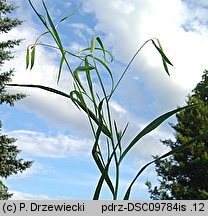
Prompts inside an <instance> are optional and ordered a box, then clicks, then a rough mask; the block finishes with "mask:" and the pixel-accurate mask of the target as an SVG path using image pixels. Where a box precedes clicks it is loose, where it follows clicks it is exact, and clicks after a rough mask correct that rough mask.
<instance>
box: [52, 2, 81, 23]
mask: <svg viewBox="0 0 208 216" xmlns="http://www.w3.org/2000/svg"><path fill="white" fill-rule="evenodd" d="M81 7H82V4H80V6H79V7H78V8H77V9H76V10H74V11H73V12H72V13H70V14H68V15H67V16H65V17H64V18H62V19H61V20H60V21H59V23H58V24H57V25H56V27H57V26H58V25H59V24H60V23H61V22H63V21H64V20H66V19H68V18H69V17H71V16H73V15H74V14H75V13H76V12H77V11H78V10H79V9H80V8H81Z"/></svg>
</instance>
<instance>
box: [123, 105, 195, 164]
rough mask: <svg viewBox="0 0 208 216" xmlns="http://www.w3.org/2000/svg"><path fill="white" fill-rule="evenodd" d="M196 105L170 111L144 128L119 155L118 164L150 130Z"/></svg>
mask: <svg viewBox="0 0 208 216" xmlns="http://www.w3.org/2000/svg"><path fill="white" fill-rule="evenodd" d="M194 106H196V105H190V106H184V107H180V108H177V109H175V110H172V111H170V112H167V113H165V114H163V115H161V116H160V117H158V118H156V119H155V120H154V121H152V122H151V123H150V124H149V125H148V126H147V127H145V128H144V129H143V130H142V131H141V132H140V133H139V134H138V135H137V136H136V137H135V138H134V139H133V140H132V141H131V142H130V144H129V145H128V146H127V148H126V149H125V150H124V152H123V154H122V155H121V158H120V162H121V161H122V159H123V158H124V157H125V155H126V154H127V153H128V152H129V150H130V149H131V148H132V147H133V146H134V145H135V144H136V143H137V142H138V141H139V140H140V139H141V138H142V137H143V136H145V135H146V134H148V133H150V132H151V131H152V130H154V129H155V128H157V127H158V126H159V125H160V124H161V123H162V122H164V121H165V120H166V119H168V118H169V117H170V116H172V115H174V114H176V113H177V112H180V111H181V110H183V109H187V108H192V107H194Z"/></svg>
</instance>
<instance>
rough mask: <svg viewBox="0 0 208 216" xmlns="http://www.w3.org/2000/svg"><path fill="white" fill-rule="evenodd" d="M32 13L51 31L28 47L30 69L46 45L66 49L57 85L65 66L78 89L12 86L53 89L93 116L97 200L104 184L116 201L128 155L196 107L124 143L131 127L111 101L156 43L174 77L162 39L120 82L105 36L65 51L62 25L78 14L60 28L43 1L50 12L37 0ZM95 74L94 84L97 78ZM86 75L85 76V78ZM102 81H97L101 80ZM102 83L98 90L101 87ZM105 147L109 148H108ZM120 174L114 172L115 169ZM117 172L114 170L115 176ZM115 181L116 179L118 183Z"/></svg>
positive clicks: (154, 41)
mask: <svg viewBox="0 0 208 216" xmlns="http://www.w3.org/2000/svg"><path fill="white" fill-rule="evenodd" d="M28 1H29V3H30V5H31V7H32V9H33V10H34V12H35V13H36V15H37V16H38V18H39V19H40V21H41V22H42V24H43V25H44V26H45V28H46V31H45V32H43V33H42V34H41V35H40V36H39V37H38V38H37V40H36V41H35V43H34V44H31V45H29V46H28V48H27V52H26V67H27V68H30V69H32V68H33V66H34V62H35V51H36V47H38V46H45V47H47V48H52V49H56V50H58V51H60V56H61V57H60V65H59V70H58V75H57V84H58V83H59V81H60V77H61V73H62V68H63V66H64V65H65V66H66V67H67V69H68V71H69V74H70V76H71V77H72V83H71V86H72V87H73V90H72V91H71V92H70V93H69V94H67V93H65V92H62V91H59V90H57V89H54V88H50V87H47V86H42V85H31V84H26V85H19V84H10V85H11V86H22V87H33V88H40V89H43V90H46V91H49V92H51V93H54V94H58V95H60V96H62V97H66V98H68V99H70V100H71V101H72V102H73V103H74V104H75V105H76V107H77V108H78V109H80V110H82V111H84V113H85V114H86V115H87V117H88V120H89V124H90V126H91V129H92V136H93V138H94V145H93V146H92V156H93V159H94V161H95V163H96V165H97V167H98V169H99V171H100V178H99V180H98V182H97V185H96V188H95V192H94V196H93V199H95V200H97V199H99V198H100V194H101V191H102V188H103V185H104V183H106V184H107V187H108V189H109V191H110V192H111V194H112V199H114V200H116V199H118V197H120V195H119V181H120V167H121V164H122V162H123V160H124V158H125V157H126V155H127V154H128V153H129V152H130V150H132V148H133V147H134V146H135V145H136V144H137V143H138V141H140V139H141V138H142V137H144V136H145V135H147V134H148V133H150V132H151V131H152V130H154V129H155V128H157V127H158V126H159V125H160V124H161V123H162V122H164V121H165V120H166V119H168V118H169V117H170V116H172V115H174V114H175V113H177V112H179V111H181V110H183V109H187V108H191V106H185V107H180V108H176V109H174V110H172V111H169V112H167V113H165V114H163V115H161V116H159V117H158V118H156V119H155V120H153V121H152V122H151V123H150V124H148V125H147V126H146V127H145V128H144V129H143V130H142V131H140V132H139V133H138V134H137V135H136V136H135V137H133V138H132V140H129V143H128V144H127V145H124V143H123V138H124V136H125V134H126V133H127V128H128V124H127V125H126V127H125V128H124V129H120V128H119V125H118V124H117V121H116V119H113V117H112V113H111V106H110V100H111V98H112V96H113V94H114V92H115V91H116V89H117V87H118V86H119V84H120V82H121V81H122V79H123V77H124V75H125V74H126V73H127V71H128V69H129V67H130V65H131V64H132V62H133V61H134V59H135V57H136V56H137V55H138V53H139V52H140V50H141V49H142V48H143V47H144V46H145V45H146V44H147V43H152V44H153V47H154V48H156V50H157V51H158V53H159V55H160V56H161V57H162V63H163V66H164V70H165V72H166V73H167V75H169V70H168V66H169V65H170V66H172V63H171V62H170V60H169V59H168V58H167V56H166V55H165V53H164V51H163V48H162V45H161V43H160V41H159V40H158V39H155V38H154V39H149V40H147V41H146V42H144V43H143V44H142V46H141V47H140V48H139V49H138V51H137V52H136V53H135V55H134V56H133V57H132V59H131V61H130V62H129V64H128V65H127V66H126V68H125V69H124V70H123V73H122V74H121V76H120V78H119V79H117V81H115V76H114V73H113V72H112V71H111V69H110V67H109V65H110V63H111V62H113V55H112V54H111V53H110V52H109V51H108V50H106V49H105V47H104V44H103V42H102V40H101V38H100V37H97V36H95V37H93V38H92V40H91V44H90V45H89V47H87V48H85V49H83V50H81V51H80V52H79V53H77V54H76V53H72V52H70V51H68V50H66V49H65V47H64V46H63V43H62V40H61V38H60V36H59V33H58V30H57V27H58V25H60V24H61V23H62V22H63V21H65V20H66V19H67V18H69V17H71V16H72V15H73V14H74V13H76V11H77V10H76V11H74V12H72V13H71V14H69V15H67V16H65V17H64V18H63V19H61V20H60V21H59V22H58V24H56V25H55V24H54V22H53V20H52V18H51V16H50V13H49V11H48V9H47V6H46V4H45V3H44V1H43V2H42V3H43V8H44V11H45V16H43V15H42V14H40V13H39V12H38V11H37V10H36V8H35V7H34V5H33V4H32V2H31V0H28ZM45 35H48V36H50V37H52V39H53V40H54V42H55V45H51V44H48V43H40V42H39V39H40V38H42V36H45ZM69 57H72V58H75V59H76V60H78V61H79V64H78V66H77V67H76V68H75V69H72V66H71V65H70V63H69V61H68V59H69ZM92 74H93V80H92ZM103 74H105V77H106V75H107V76H108V78H109V83H110V88H109V86H108V87H106V86H105V85H104V80H103ZM83 77H84V78H83ZM95 77H96V78H95ZM95 84H96V88H95ZM207 135H208V133H206V134H203V135H200V136H198V137H196V138H194V139H193V140H190V141H189V142H187V143H184V144H183V145H182V146H179V147H177V148H175V149H174V150H171V151H169V152H167V153H166V154H164V155H162V156H160V157H159V158H157V160H161V159H163V158H165V157H168V156H170V155H172V154H174V153H176V152H179V151H182V150H183V149H184V148H186V147H187V146H188V145H190V144H192V143H193V142H194V141H195V140H197V139H200V138H202V137H204V136H207ZM101 140H102V142H103V140H104V141H105V145H101ZM104 148H105V149H104ZM154 162H155V160H152V161H150V162H149V163H147V164H146V165H145V166H144V167H142V168H141V169H140V170H138V173H137V174H136V176H135V177H134V178H133V179H132V182H130V184H129V186H128V188H127V191H126V192H125V194H123V199H124V200H127V199H129V198H130V194H131V190H132V187H133V185H134V183H135V182H136V180H137V179H138V177H139V176H140V174H141V173H142V172H143V171H144V170H145V168H147V167H148V166H149V165H150V164H152V163H154ZM112 167H113V170H114V171H115V172H113V173H112V169H111V168H112ZM110 170H111V172H110ZM112 179H114V180H112Z"/></svg>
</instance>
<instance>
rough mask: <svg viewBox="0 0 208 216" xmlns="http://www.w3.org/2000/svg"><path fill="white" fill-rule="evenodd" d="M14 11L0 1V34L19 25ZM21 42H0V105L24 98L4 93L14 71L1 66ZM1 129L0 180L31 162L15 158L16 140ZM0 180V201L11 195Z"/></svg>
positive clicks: (22, 95) (17, 152)
mask: <svg viewBox="0 0 208 216" xmlns="http://www.w3.org/2000/svg"><path fill="white" fill-rule="evenodd" d="M15 9H16V7H15V6H14V5H11V4H9V3H8V2H7V1H6V0H0V34H6V33H8V32H9V31H10V30H12V29H13V28H15V27H17V26H19V25H21V23H22V21H21V20H19V19H13V18H10V17H8V15H9V14H10V13H11V12H12V11H14V10H15ZM21 41H22V39H17V40H13V39H11V40H10V39H8V40H7V41H0V105H1V104H5V103H6V104H9V105H10V106H14V102H15V101H17V100H20V99H22V98H24V97H25V95H24V94H10V93H8V92H7V91H6V88H5V85H6V84H7V83H8V82H10V81H11V78H12V76H13V73H14V69H10V70H9V71H4V72H2V65H3V64H4V62H5V61H9V60H11V59H13V58H14V55H13V53H12V49H13V48H14V47H15V46H17V45H19V44H20V43H21ZM1 127H2V125H1V122H0V178H2V179H6V178H8V177H9V176H11V175H13V174H17V173H19V172H23V171H24V170H26V169H27V168H29V167H30V166H31V164H32V162H31V161H23V159H19V158H18V157H17V156H18V154H19V153H20V150H18V148H17V146H15V145H14V142H15V141H16V140H15V139H14V138H9V137H8V136H6V135H3V134H1ZM2 179H0V200H6V199H9V198H10V197H11V196H12V194H11V193H9V192H8V188H7V187H6V186H5V185H4V183H3V182H2Z"/></svg>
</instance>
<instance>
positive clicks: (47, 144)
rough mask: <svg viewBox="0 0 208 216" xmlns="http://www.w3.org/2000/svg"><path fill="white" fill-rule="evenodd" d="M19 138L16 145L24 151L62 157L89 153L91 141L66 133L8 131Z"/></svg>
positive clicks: (41, 155) (36, 154)
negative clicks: (54, 134)
mask: <svg viewBox="0 0 208 216" xmlns="http://www.w3.org/2000/svg"><path fill="white" fill-rule="evenodd" d="M7 134H8V135H9V136H12V137H14V138H16V139H17V142H16V145H17V146H18V148H19V149H21V150H22V151H23V152H24V153H28V154H30V155H33V156H39V157H52V158H61V157H67V156H77V155H79V156H80V155H82V156H83V155H86V154H89V152H90V149H91V145H92V143H91V141H90V140H86V139H82V140H80V139H75V138H72V137H69V136H67V135H64V134H57V135H56V136H53V135H50V136H49V135H48V136H47V135H45V134H44V133H40V132H34V131H23V130H16V131H11V132H8V133H7Z"/></svg>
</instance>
